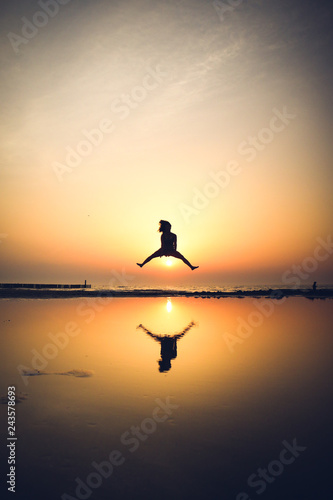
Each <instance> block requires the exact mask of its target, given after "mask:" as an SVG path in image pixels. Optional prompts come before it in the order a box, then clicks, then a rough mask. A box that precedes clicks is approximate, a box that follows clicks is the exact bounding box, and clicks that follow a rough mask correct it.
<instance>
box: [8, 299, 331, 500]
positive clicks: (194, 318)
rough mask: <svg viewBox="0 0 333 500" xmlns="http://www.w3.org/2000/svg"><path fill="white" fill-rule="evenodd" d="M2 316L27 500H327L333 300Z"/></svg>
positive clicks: (105, 302)
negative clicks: (152, 499)
mask: <svg viewBox="0 0 333 500" xmlns="http://www.w3.org/2000/svg"><path fill="white" fill-rule="evenodd" d="M168 295H169V293H168ZM0 313H1V327H2V328H1V330H2V331H1V336H2V341H3V346H4V348H3V350H2V362H1V364H0V380H1V382H0V396H1V399H0V402H1V405H0V412H1V418H2V422H3V423H4V422H5V419H6V415H7V413H6V411H7V406H6V397H5V395H6V391H7V387H8V386H9V385H10V386H15V387H16V396H17V398H16V399H17V403H19V404H17V407H16V418H17V425H16V427H17V438H18V440H17V451H16V453H17V493H16V494H15V498H17V499H19V500H21V499H24V500H26V499H28V498H29V499H30V498H33V499H34V500H40V499H43V500H44V499H45V498H48V499H49V500H56V499H57V500H60V499H62V500H73V499H79V498H86V499H88V498H91V499H98V500H109V499H110V498H115V499H118V498H119V499H125V500H127V499H128V500H132V499H134V498H135V499H147V498H159V499H162V500H167V499H170V498H172V499H176V500H190V499H191V500H192V499H195V500H199V499H202V498H205V499H208V500H216V499H220V498H223V499H231V500H236V499H237V500H240V499H241V500H244V499H247V500H248V499H251V500H253V499H255V498H259V497H261V496H262V498H266V499H269V500H281V498H283V499H285V500H295V499H302V500H314V499H315V498H328V496H329V495H328V493H329V492H330V491H331V484H330V483H331V481H330V477H331V472H330V467H331V449H332V443H331V438H330V436H331V435H332V434H331V422H332V419H333V408H332V403H331V401H332V392H333V390H332V383H331V380H332V378H333V363H332V352H333V336H332V331H331V324H332V319H333V302H332V301H321V300H316V301H307V300H304V299H303V298H300V297H290V298H288V300H285V301H283V300H282V301H281V300H280V301H276V302H273V301H268V300H257V299H255V298H254V297H244V300H228V299H226V300H215V299H212V300H201V299H194V298H193V297H192V298H191V297H175V298H171V299H170V298H169V299H167V298H165V297H154V298H146V297H145V298H127V299H124V298H117V297H112V296H111V297H100V296H96V297H90V298H87V297H81V298H76V299H75V298H73V300H58V299H57V300H47V301H44V300H3V301H0ZM1 432H2V433H3V434H4V437H5V434H6V426H5V425H2V426H1ZM1 453H2V454H4V453H5V449H4V447H2V450H1ZM3 463H4V464H5V465H4V467H5V470H6V462H5V461H4V462H3ZM263 469H265V470H266V473H265V474H266V478H268V479H263V478H262V477H260V474H261V472H258V471H260V470H263ZM259 491H262V493H263V494H262V495H261V493H259ZM246 495H247V496H246Z"/></svg>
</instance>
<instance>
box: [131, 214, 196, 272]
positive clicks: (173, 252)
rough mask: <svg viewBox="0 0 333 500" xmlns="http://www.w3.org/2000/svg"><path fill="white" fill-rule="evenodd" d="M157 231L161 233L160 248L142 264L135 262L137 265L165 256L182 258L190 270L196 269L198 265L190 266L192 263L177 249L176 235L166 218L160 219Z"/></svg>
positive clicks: (141, 265)
mask: <svg viewBox="0 0 333 500" xmlns="http://www.w3.org/2000/svg"><path fill="white" fill-rule="evenodd" d="M159 232H160V233H162V236H161V248H160V249H159V250H157V251H156V252H154V253H153V254H151V255H150V256H149V257H147V258H146V260H145V261H143V262H142V264H139V263H138V262H137V265H138V266H140V267H143V266H144V265H145V264H147V263H148V262H149V261H151V260H152V259H155V258H156V257H162V256H165V257H175V258H176V259H180V260H182V261H183V262H184V264H186V265H187V266H188V267H190V268H191V269H192V271H193V270H194V269H198V267H199V266H192V264H191V263H190V262H189V261H188V260H187V259H185V257H184V256H183V255H182V254H181V253H179V252H178V251H177V236H176V235H175V234H174V233H172V232H171V224H170V222H168V221H166V220H160V227H159Z"/></svg>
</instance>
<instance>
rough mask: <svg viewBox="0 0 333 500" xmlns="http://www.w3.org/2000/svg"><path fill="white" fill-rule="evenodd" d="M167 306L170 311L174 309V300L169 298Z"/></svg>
mask: <svg viewBox="0 0 333 500" xmlns="http://www.w3.org/2000/svg"><path fill="white" fill-rule="evenodd" d="M166 308H167V311H168V313H169V312H171V311H172V302H171V299H168V301H167V305H166Z"/></svg>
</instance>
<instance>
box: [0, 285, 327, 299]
mask: <svg viewBox="0 0 333 500" xmlns="http://www.w3.org/2000/svg"><path fill="white" fill-rule="evenodd" d="M80 297H84V298H89V297H115V298H116V297H119V298H120V297H124V298H126V297H135V298H140V297H194V298H216V299H222V298H245V297H252V298H258V299H259V298H267V299H272V300H280V299H282V298H288V297H304V298H307V299H311V300H313V299H331V298H333V289H332V288H330V289H322V290H320V289H319V290H316V291H313V290H312V289H308V290H304V289H288V288H281V289H279V290H275V289H274V290H273V289H270V288H269V289H261V290H235V291H232V292H217V291H193V292H192V291H187V290H154V289H151V290H145V289H142V290H140V289H139V290H91V289H89V290H87V289H76V290H75V289H50V290H45V289H44V290H43V289H23V288H21V289H18V288H3V289H0V299H11V298H15V299H58V298H59V299H61V298H62V299H63V298H80Z"/></svg>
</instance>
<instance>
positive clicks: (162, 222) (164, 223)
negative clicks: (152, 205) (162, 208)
mask: <svg viewBox="0 0 333 500" xmlns="http://www.w3.org/2000/svg"><path fill="white" fill-rule="evenodd" d="M170 229H171V224H170V222H168V221H167V220H160V227H159V232H160V233H164V231H170Z"/></svg>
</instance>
